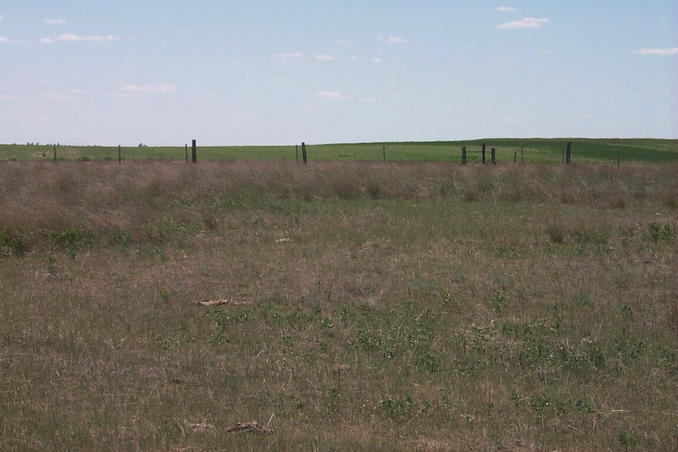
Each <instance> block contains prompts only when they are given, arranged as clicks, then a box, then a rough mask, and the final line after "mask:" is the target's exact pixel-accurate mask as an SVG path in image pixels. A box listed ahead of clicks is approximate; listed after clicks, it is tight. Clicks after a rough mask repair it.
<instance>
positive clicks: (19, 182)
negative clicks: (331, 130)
mask: <svg viewBox="0 0 678 452" xmlns="http://www.w3.org/2000/svg"><path fill="white" fill-rule="evenodd" d="M627 145H629V144H628V143H627ZM402 146H403V149H407V146H408V145H406V144H403V145H402ZM431 146H432V147H431V149H434V145H431ZM629 146H630V145H629ZM642 146H645V145H642ZM642 146H640V147H641V148H642ZM672 146H674V145H673V144H672V143H669V144H667V148H666V149H663V150H659V149H657V153H658V154H657V155H659V153H667V154H671V153H673V152H674V151H673V150H672ZM441 149H447V148H446V147H441ZM287 151H289V148H288V149H287ZM143 152H146V151H145V150H144V151H143ZM182 152H183V151H182ZM205 152H207V151H205ZM328 152H334V151H328ZM342 152H343V151H342ZM394 152H395V151H394ZM403 152H406V151H403ZM431 152H433V151H431ZM442 152H448V151H447V150H445V151H441V153H442ZM553 152H554V153H556V150H554V151H553ZM596 152H598V151H596ZM610 152H613V151H610ZM3 155H5V154H3ZM333 155H334V154H333ZM661 155H664V154H661ZM102 156H103V154H102ZM676 176H678V166H676V164H671V163H666V164H662V165H658V164H626V165H623V166H622V168H621V170H620V171H617V170H616V168H614V167H613V166H612V165H609V164H593V163H592V164H589V165H571V166H569V167H565V166H561V165H541V164H526V165H515V166H514V165H511V164H500V165H497V166H481V165H468V166H465V167H461V166H459V165H456V164H449V163H444V162H443V163H389V164H380V163H369V162H314V163H313V164H312V165H308V166H303V165H296V164H295V163H293V162H281V161H246V162H245V161H233V162H203V163H201V164H199V165H185V164H182V163H180V162H169V161H168V162H159V161H152V162H146V161H141V162H135V163H134V164H128V165H122V166H118V165H114V164H111V163H110V162H95V161H90V162H61V163H60V164H58V165H54V164H51V163H46V162H11V161H9V162H1V163H0V181H1V182H0V212H2V214H0V325H2V326H0V450H55V451H56V450H121V449H125V450H320V451H330V450H493V449H511V450H516V449H517V450H555V449H558V450H629V449H631V450H633V449H637V450H651V449H654V450H675V449H678V412H677V410H676V407H677V406H678V405H677V404H678V388H677V385H678V340H677V339H678V287H677V281H676V268H677V264H678V246H677V245H678V177H676ZM213 299H223V300H225V301H226V303H225V304H222V305H217V306H202V305H199V304H196V302H199V301H203V300H213ZM250 420H258V421H259V422H261V423H262V424H267V425H268V426H269V427H270V428H271V429H272V430H273V431H274V432H273V433H272V434H270V435H259V434H256V433H229V432H227V431H226V430H227V427H229V426H231V425H233V424H234V423H236V422H238V421H250Z"/></svg>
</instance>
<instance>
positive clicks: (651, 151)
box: [0, 138, 678, 163]
mask: <svg viewBox="0 0 678 452" xmlns="http://www.w3.org/2000/svg"><path fill="white" fill-rule="evenodd" d="M568 140H571V141H572V142H573V161H574V162H579V163H581V162H587V163H591V162H598V163H603V162H608V163H611V162H615V163H616V161H617V155H618V154H619V157H620V158H621V160H622V162H624V163H628V162H678V140H656V139H582V138H576V139H569V138H563V139H538V138H535V139H505V138H501V139H486V140H470V141H438V142H428V143H427V142H412V143H384V144H382V143H355V144H321V145H309V159H310V160H312V161H313V160H322V161H346V160H350V161H381V160H382V158H383V155H382V149H383V148H382V147H383V146H386V158H387V160H388V161H399V162H406V161H410V162H412V161H425V162H433V161H435V162H446V161H451V162H459V161H460V160H461V148H462V146H466V147H467V148H468V149H469V150H473V151H478V150H479V149H480V146H481V143H486V144H487V159H488V161H489V158H490V156H489V152H490V148H492V147H495V148H496V149H497V159H498V161H500V162H512V161H513V158H514V153H517V160H519V161H520V158H521V156H522V160H523V161H524V162H542V163H557V162H560V161H561V159H562V153H563V150H564V149H565V146H566V142H567V141H568ZM188 146H189V153H190V142H189V144H188ZM198 146H199V148H198V149H199V150H198V159H199V160H296V150H295V146H218V147H202V146H200V141H198ZM521 151H522V152H521ZM122 155H123V159H125V160H138V159H142V160H157V159H163V160H184V158H185V149H184V147H141V148H140V147H123V148H122ZM53 158H54V155H53V149H52V146H50V145H42V146H40V145H35V144H31V145H8V144H5V145H0V160H52V159H53ZM57 158H59V159H63V160H117V159H118V148H117V147H105V146H59V148H58V151H57ZM299 158H300V159H301V150H299ZM479 159H480V155H479V154H477V153H475V154H469V161H478V160H479Z"/></svg>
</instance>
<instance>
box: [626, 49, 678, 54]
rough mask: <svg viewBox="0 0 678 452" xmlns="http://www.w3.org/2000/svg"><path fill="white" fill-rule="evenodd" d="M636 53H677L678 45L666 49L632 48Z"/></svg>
mask: <svg viewBox="0 0 678 452" xmlns="http://www.w3.org/2000/svg"><path fill="white" fill-rule="evenodd" d="M633 53H635V54H636V55H678V47H671V48H666V49H640V50H634V51H633Z"/></svg>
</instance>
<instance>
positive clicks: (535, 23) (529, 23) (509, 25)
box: [496, 17, 550, 30]
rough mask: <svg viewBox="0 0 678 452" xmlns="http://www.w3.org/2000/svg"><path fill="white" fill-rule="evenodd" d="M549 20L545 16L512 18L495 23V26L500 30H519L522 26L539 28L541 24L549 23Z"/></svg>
mask: <svg viewBox="0 0 678 452" xmlns="http://www.w3.org/2000/svg"><path fill="white" fill-rule="evenodd" d="M549 22H550V21H549V20H548V19H546V18H541V19H537V18H535V17H524V18H522V19H520V20H514V21H512V22H506V23H504V24H501V25H497V27H496V28H498V29H500V30H519V29H523V28H541V26H542V25H544V24H547V23H549Z"/></svg>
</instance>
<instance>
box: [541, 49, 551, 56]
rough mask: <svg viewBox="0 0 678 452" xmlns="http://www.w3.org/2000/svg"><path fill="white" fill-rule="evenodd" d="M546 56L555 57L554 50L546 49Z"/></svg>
mask: <svg viewBox="0 0 678 452" xmlns="http://www.w3.org/2000/svg"><path fill="white" fill-rule="evenodd" d="M542 53H543V54H544V55H553V50H549V49H546V50H544V51H543V52H542Z"/></svg>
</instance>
